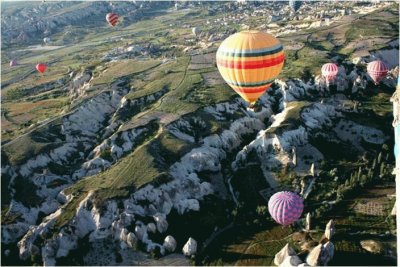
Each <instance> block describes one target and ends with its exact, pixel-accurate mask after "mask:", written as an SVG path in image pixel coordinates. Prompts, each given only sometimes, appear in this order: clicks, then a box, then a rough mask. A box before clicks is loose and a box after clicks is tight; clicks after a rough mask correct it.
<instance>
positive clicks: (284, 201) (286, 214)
mask: <svg viewBox="0 0 400 267" xmlns="http://www.w3.org/2000/svg"><path fill="white" fill-rule="evenodd" d="M303 208H304V204H303V199H302V198H301V197H300V196H299V195H297V194H296V193H293V192H289V191H282V192H278V193H275V194H274V195H273V196H272V197H271V198H270V199H269V201H268V211H269V213H270V214H271V217H272V218H273V219H274V220H275V221H276V222H277V223H279V224H282V225H289V224H292V223H294V222H295V221H297V220H298V219H299V218H300V216H301V213H302V212H303Z"/></svg>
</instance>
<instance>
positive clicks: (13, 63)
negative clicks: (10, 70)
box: [10, 59, 17, 67]
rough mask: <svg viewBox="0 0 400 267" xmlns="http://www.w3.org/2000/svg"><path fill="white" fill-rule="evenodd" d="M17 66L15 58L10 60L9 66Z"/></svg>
mask: <svg viewBox="0 0 400 267" xmlns="http://www.w3.org/2000/svg"><path fill="white" fill-rule="evenodd" d="M14 66H17V61H16V60H15V59H13V60H11V61H10V67H14Z"/></svg>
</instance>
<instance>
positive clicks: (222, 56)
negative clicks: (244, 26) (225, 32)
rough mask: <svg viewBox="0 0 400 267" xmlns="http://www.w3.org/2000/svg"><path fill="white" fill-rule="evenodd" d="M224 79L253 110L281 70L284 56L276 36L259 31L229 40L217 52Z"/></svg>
mask: <svg viewBox="0 0 400 267" xmlns="http://www.w3.org/2000/svg"><path fill="white" fill-rule="evenodd" d="M216 57H217V58H216V59H217V66H218V70H219V72H220V73H221V76H222V78H223V79H224V80H225V81H226V83H227V84H228V85H229V86H230V87H232V89H233V90H235V92H236V93H238V94H239V95H240V96H241V97H242V98H243V99H244V100H245V101H246V102H248V103H249V104H250V106H253V105H254V103H255V102H256V101H257V99H258V98H259V97H260V96H261V95H262V94H263V93H264V92H265V91H266V90H267V89H268V88H269V87H270V86H271V84H272V82H273V81H274V80H275V79H276V77H278V75H279V73H280V72H281V70H282V67H283V63H284V59H285V55H284V53H283V47H282V44H281V43H280V42H279V40H278V39H276V38H275V37H274V36H272V35H271V34H268V33H264V32H260V31H242V32H239V33H235V34H233V35H231V36H229V37H228V38H226V39H225V40H224V41H223V42H222V43H221V45H220V46H219V48H218V51H217V56H216Z"/></svg>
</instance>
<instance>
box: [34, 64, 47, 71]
mask: <svg viewBox="0 0 400 267" xmlns="http://www.w3.org/2000/svg"><path fill="white" fill-rule="evenodd" d="M36 70H37V71H38V72H40V73H43V72H45V71H46V65H45V64H43V63H39V64H37V65H36Z"/></svg>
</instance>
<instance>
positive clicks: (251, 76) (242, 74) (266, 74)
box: [218, 62, 283, 84]
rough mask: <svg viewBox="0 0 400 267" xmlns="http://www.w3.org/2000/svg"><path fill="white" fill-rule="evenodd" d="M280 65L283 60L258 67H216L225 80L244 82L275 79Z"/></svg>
mask: <svg viewBox="0 0 400 267" xmlns="http://www.w3.org/2000/svg"><path fill="white" fill-rule="evenodd" d="M282 67H283V62H282V63H281V64H278V65H276V66H274V67H266V68H259V69H232V68H225V67H218V70H219V72H220V73H221V76H222V77H223V78H224V80H225V81H233V82H237V83H242V84H244V83H256V82H260V81H266V80H272V79H275V78H277V77H278V75H279V73H280V72H281V70H282Z"/></svg>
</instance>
